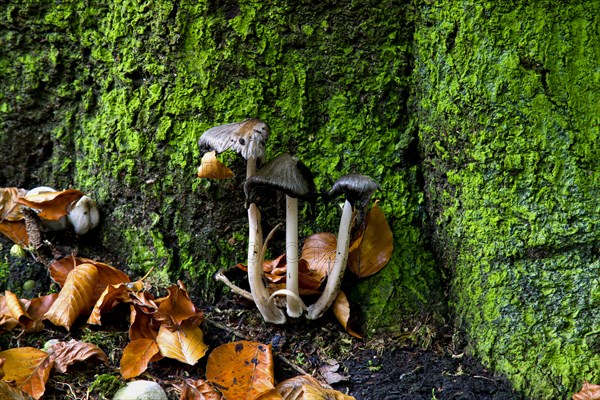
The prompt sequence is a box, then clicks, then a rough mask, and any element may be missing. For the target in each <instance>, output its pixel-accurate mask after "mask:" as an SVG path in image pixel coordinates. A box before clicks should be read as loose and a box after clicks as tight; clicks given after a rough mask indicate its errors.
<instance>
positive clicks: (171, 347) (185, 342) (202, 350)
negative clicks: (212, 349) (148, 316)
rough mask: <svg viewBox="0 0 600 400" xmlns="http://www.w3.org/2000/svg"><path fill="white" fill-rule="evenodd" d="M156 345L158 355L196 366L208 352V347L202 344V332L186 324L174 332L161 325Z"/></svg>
mask: <svg viewBox="0 0 600 400" xmlns="http://www.w3.org/2000/svg"><path fill="white" fill-rule="evenodd" d="M156 343H157V344H158V348H159V349H160V354H162V355H163V356H165V357H168V358H174V359H175V360H178V361H181V362H184V363H186V364H189V365H194V364H196V363H197V362H198V360H199V359H201V358H202V357H203V356H204V354H206V351H207V350H208V346H207V345H206V344H204V335H203V334H202V330H201V329H200V328H199V327H197V326H194V325H192V324H190V323H187V322H184V323H182V324H181V325H180V326H178V327H177V328H175V329H174V330H171V329H169V328H167V327H166V326H165V325H161V326H160V329H159V330H158V336H157V337H156Z"/></svg>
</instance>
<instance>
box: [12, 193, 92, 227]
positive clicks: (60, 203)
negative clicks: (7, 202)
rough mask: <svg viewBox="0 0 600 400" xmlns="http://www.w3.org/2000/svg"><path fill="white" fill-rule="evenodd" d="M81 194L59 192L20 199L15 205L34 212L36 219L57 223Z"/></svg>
mask: <svg viewBox="0 0 600 400" xmlns="http://www.w3.org/2000/svg"><path fill="white" fill-rule="evenodd" d="M81 196H83V192H80V191H79V190H76V189H67V190H61V191H59V192H48V193H41V194H34V195H29V196H25V197H20V198H19V199H18V200H17V203H20V204H23V205H25V206H27V207H29V208H32V209H34V210H36V212H37V213H38V217H40V218H42V219H45V220H48V221H58V220H59V219H61V218H62V217H64V216H65V215H67V213H68V212H69V211H70V210H71V208H72V207H73V206H74V205H75V203H76V202H77V200H79V199H80V198H81Z"/></svg>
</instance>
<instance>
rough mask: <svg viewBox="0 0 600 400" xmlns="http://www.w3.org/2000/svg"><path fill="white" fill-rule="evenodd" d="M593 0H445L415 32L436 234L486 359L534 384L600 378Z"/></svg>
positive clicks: (599, 44)
mask: <svg viewBox="0 0 600 400" xmlns="http://www.w3.org/2000/svg"><path fill="white" fill-rule="evenodd" d="M599 13H600V6H599V4H598V2H595V1H583V2H566V3H565V2H544V3H539V2H521V1H513V2H501V1H486V2H473V1H445V2H434V3H431V4H427V5H423V7H422V8H421V9H420V18H419V21H418V23H417V29H416V32H415V65H414V76H415V92H416V96H415V107H416V109H417V110H418V125H419V130H420V139H421V150H422V156H423V159H424V164H423V165H424V170H425V181H426V193H427V197H428V200H429V203H428V204H429V210H430V214H431V216H432V224H433V231H434V232H435V248H436V251H437V252H438V254H440V255H441V260H443V261H444V262H445V263H446V264H447V266H448V267H449V268H450V269H451V270H452V274H453V278H452V285H451V286H452V306H453V308H454V310H455V312H456V316H457V319H458V323H459V325H460V326H461V327H463V328H464V329H465V330H466V331H467V333H468V336H469V341H470V343H471V345H472V349H473V350H474V352H475V353H476V354H477V355H479V356H480V357H481V358H482V359H483V361H484V362H485V363H487V364H488V365H490V366H492V367H493V368H495V369H496V370H498V371H501V372H504V373H506V374H507V375H508V376H509V377H510V379H511V380H512V381H513V382H514V383H515V385H516V387H517V388H518V389H520V390H522V391H523V392H524V393H526V394H528V395H531V396H533V397H535V398H566V397H569V395H570V394H571V393H573V392H574V391H575V390H576V389H577V390H578V388H579V387H580V386H581V384H582V382H583V380H585V379H587V380H590V381H594V382H598V381H599V380H600V356H599V355H598V349H599V343H600V342H599V340H598V332H599V329H600V318H599V317H598V307H599V306H600V297H599V296H598V293H599V289H598V288H599V284H600V280H599V268H600V261H599V257H598V254H599V252H598V245H599V243H600V229H599V227H600V226H599V225H600V202H599V201H598V199H599V198H600V146H598V138H599V131H600V123H599V122H600V108H599V106H598V105H599V104H600V70H599V69H598V60H599V59H600V35H599V33H600V32H599V30H598V19H597V15H598V14H599Z"/></svg>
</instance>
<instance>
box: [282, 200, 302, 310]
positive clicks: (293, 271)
mask: <svg viewBox="0 0 600 400" xmlns="http://www.w3.org/2000/svg"><path fill="white" fill-rule="evenodd" d="M285 199H286V216H285V255H286V259H287V264H286V269H287V276H286V284H285V287H286V289H287V290H289V291H290V292H291V294H288V296H287V314H288V315H289V316H290V317H293V318H298V317H300V316H301V315H302V311H303V310H302V305H301V302H299V301H298V300H299V297H298V296H299V291H298V199H296V198H294V197H290V196H287V195H286V196H285Z"/></svg>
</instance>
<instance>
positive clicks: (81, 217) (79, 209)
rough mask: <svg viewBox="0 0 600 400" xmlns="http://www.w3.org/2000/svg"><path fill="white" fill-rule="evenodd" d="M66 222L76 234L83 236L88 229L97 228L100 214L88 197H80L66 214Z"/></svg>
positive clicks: (94, 203)
mask: <svg viewBox="0 0 600 400" xmlns="http://www.w3.org/2000/svg"><path fill="white" fill-rule="evenodd" d="M67 221H68V222H69V225H71V226H72V227H73V230H74V231H75V233H76V234H78V235H85V234H86V233H87V232H88V231H89V230H90V229H93V228H95V227H97V226H98V223H99V222H100V213H99V212H98V207H96V202H95V201H94V200H92V199H91V198H89V197H88V196H82V197H81V198H80V199H79V201H78V202H77V203H76V204H75V207H73V209H72V210H71V211H69V213H68V214H67Z"/></svg>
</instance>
